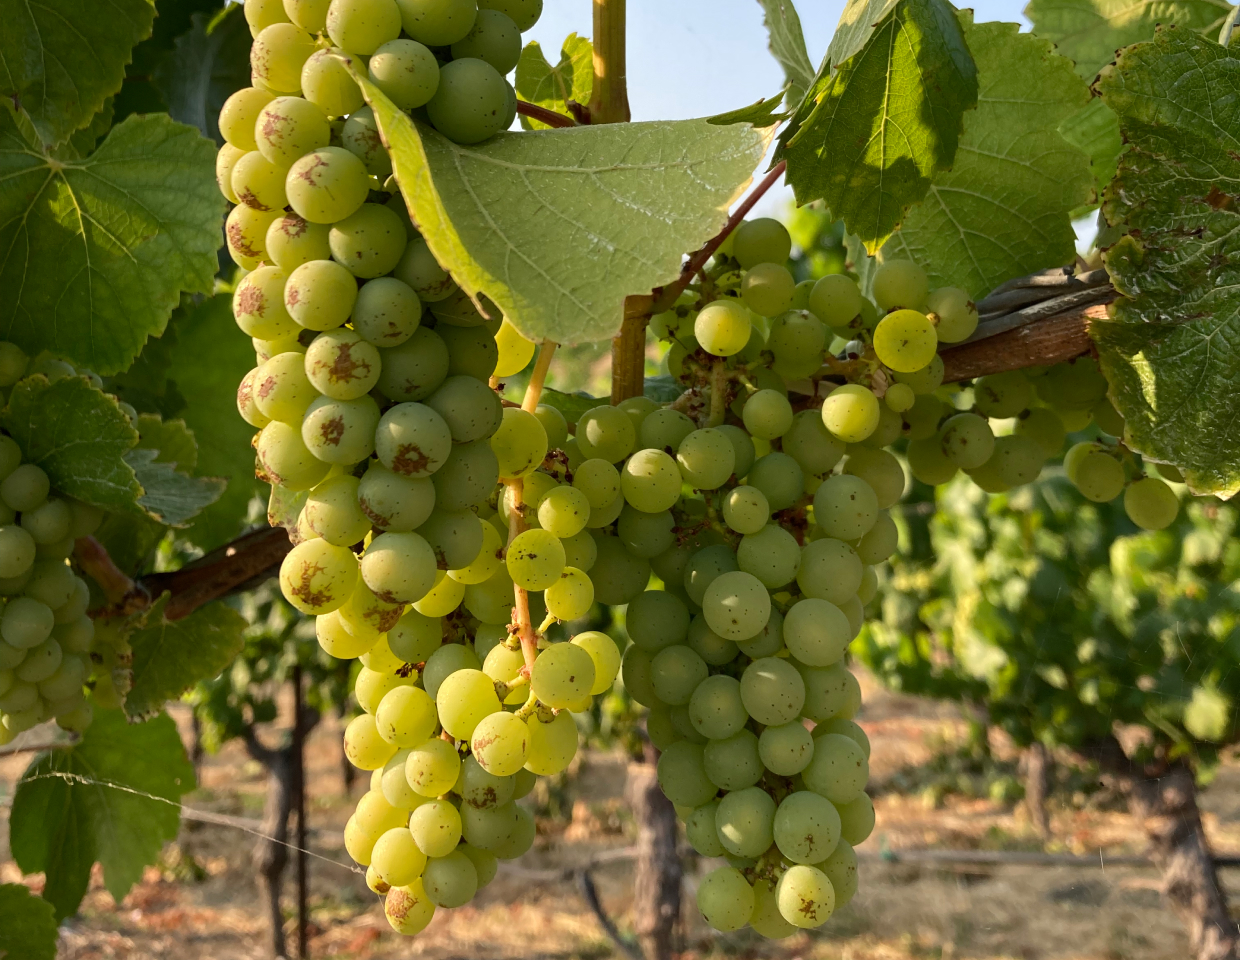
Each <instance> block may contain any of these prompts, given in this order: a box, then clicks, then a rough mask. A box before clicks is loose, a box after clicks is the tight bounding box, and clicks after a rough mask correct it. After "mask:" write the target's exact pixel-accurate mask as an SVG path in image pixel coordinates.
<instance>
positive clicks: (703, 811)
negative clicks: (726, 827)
mask: <svg viewBox="0 0 1240 960" xmlns="http://www.w3.org/2000/svg"><path fill="white" fill-rule="evenodd" d="M651 715H652V716H653V713H652V714H651ZM718 810H719V801H718V800H711V801H710V802H708V803H705V804H702V805H701V806H699V807H696V808H694V810H693V812H692V813H691V814H689V816H688V817H686V818H685V838H686V839H687V840H688V841H689V846H691V847H693V849H694V850H696V851H697V853H698V854H699V855H700V856H703V857H722V856H723V855H724V854H725V853H726V852H727V851H726V850H724V849H723V844H722V843H720V842H719V833H718V831H716V830H715V815H716V812H717V811H718Z"/></svg>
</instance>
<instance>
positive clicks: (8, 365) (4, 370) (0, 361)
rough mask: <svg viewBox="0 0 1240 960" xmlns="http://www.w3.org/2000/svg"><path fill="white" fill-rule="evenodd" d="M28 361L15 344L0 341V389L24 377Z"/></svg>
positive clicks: (1, 471) (22, 351) (0, 471)
mask: <svg viewBox="0 0 1240 960" xmlns="http://www.w3.org/2000/svg"><path fill="white" fill-rule="evenodd" d="M29 359H30V358H29V357H27V356H26V353H25V351H24V350H22V348H21V347H19V346H18V345H17V344H15V343H9V342H8V341H4V340H0V387H11V386H12V385H13V384H15V383H16V382H17V381H18V380H20V379H21V378H22V377H23V376H25V374H26V366H27V364H28V363H29ZM5 439H8V438H5ZM10 442H11V441H10ZM3 472H4V471H3V470H0V473H3Z"/></svg>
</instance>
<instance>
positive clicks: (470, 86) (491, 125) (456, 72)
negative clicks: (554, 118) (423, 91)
mask: <svg viewBox="0 0 1240 960" xmlns="http://www.w3.org/2000/svg"><path fill="white" fill-rule="evenodd" d="M408 2H409V0H406V3H408ZM415 38H416V34H415ZM507 107H508V86H507V84H506V83H505V82H504V78H503V77H502V76H501V75H500V73H499V72H498V71H497V70H496V69H495V68H494V67H493V66H491V65H490V64H489V63H487V62H486V61H485V60H475V59H468V58H467V59H464V60H453V61H452V62H450V63H446V64H444V65H443V67H442V68H441V69H440V71H439V86H438V87H437V88H436V90H435V94H434V96H432V97H431V98H430V100H429V102H428V103H427V104H426V112H427V116H428V117H429V118H430V121H431V123H432V124H434V125H435V129H436V130H438V131H439V132H440V133H442V134H443V135H444V136H445V137H447V138H448V139H449V140H452V141H453V142H455V143H465V144H471V143H481V142H482V141H483V140H487V139H489V138H490V137H493V136H494V135H495V134H497V133H499V132H500V130H502V129H503V128H504V126H505V123H504V121H505V120H507V112H508V110H507Z"/></svg>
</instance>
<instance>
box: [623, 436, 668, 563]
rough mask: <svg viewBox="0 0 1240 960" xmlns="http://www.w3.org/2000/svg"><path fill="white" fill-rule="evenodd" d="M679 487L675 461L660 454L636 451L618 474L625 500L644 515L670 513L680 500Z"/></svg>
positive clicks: (660, 451) (652, 451)
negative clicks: (665, 511)
mask: <svg viewBox="0 0 1240 960" xmlns="http://www.w3.org/2000/svg"><path fill="white" fill-rule="evenodd" d="M680 483H681V478H680V471H679V470H678V469H677V467H676V461H675V460H673V459H672V458H671V457H669V456H668V455H667V454H666V453H664V452H663V451H662V450H638V451H637V452H636V453H634V454H633V455H632V456H631V457H629V459H628V460H627V461H625V464H624V468H623V469H622V470H621V471H620V490H621V492H622V493H623V495H624V499H625V500H626V501H628V503H629V504H631V505H632V506H633V507H635V508H636V509H638V510H641V511H643V512H645V513H659V512H661V511H664V510H670V509H671V508H672V505H673V504H675V503H676V501H677V500H679V499H680ZM657 552H659V553H662V550H659V551H657Z"/></svg>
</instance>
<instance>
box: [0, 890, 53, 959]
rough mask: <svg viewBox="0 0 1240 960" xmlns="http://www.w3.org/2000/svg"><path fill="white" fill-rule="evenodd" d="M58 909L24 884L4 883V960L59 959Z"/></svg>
mask: <svg viewBox="0 0 1240 960" xmlns="http://www.w3.org/2000/svg"><path fill="white" fill-rule="evenodd" d="M55 957H56V908H55V907H53V906H52V905H51V904H50V903H48V902H47V901H46V900H44V899H43V898H42V897H36V896H35V895H34V894H33V893H31V892H30V890H29V889H27V888H26V887H25V886H24V885H23V884H20V883H5V884H0V960H55Z"/></svg>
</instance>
